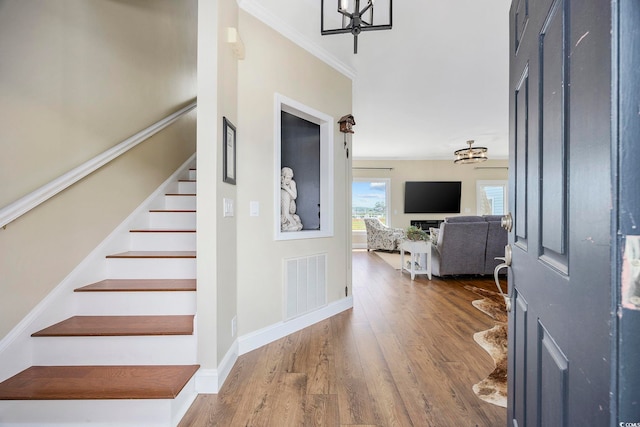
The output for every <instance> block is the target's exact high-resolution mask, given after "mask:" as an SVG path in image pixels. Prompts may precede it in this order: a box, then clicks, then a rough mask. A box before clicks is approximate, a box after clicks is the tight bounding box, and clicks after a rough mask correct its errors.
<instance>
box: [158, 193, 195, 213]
mask: <svg viewBox="0 0 640 427" xmlns="http://www.w3.org/2000/svg"><path fill="white" fill-rule="evenodd" d="M164 207H165V209H177V210H195V209H196V196H187V195H180V196H175V195H167V196H164Z"/></svg>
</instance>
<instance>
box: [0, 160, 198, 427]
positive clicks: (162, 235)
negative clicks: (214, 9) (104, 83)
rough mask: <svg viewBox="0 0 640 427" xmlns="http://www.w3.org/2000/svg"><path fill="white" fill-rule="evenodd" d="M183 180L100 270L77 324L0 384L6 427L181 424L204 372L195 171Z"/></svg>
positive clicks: (78, 294) (62, 328)
mask: <svg viewBox="0 0 640 427" xmlns="http://www.w3.org/2000/svg"><path fill="white" fill-rule="evenodd" d="M180 178H181V179H179V180H178V181H177V182H172V183H170V184H169V185H168V186H167V189H168V190H169V191H168V192H167V193H166V194H165V195H164V196H163V197H162V199H163V200H162V202H161V203H160V204H159V205H160V206H161V205H164V206H163V207H161V208H159V209H150V210H148V212H144V213H143V216H144V217H143V218H138V219H136V220H135V221H133V222H134V223H135V224H143V225H142V226H140V227H136V228H134V229H131V230H130V231H129V233H128V234H129V236H128V237H127V239H128V244H126V245H125V247H126V246H128V250H126V251H122V252H117V253H112V254H108V255H106V257H105V258H104V260H103V261H101V262H102V263H104V265H102V266H101V267H100V268H102V269H103V271H105V272H106V273H105V274H106V277H105V278H104V280H100V281H97V282H95V283H90V284H86V285H85V286H82V287H79V288H77V289H75V291H74V292H73V295H72V298H73V299H74V300H75V310H74V311H75V313H74V315H73V316H71V317H69V318H67V319H64V320H61V321H60V322H58V323H55V324H51V325H49V326H48V327H45V328H43V329H41V330H39V331H37V332H35V333H33V334H32V335H31V337H32V338H31V342H30V345H31V346H32V352H33V361H32V364H33V366H31V367H29V368H27V369H25V370H23V371H22V372H19V373H18V374H16V375H15V376H13V377H11V378H8V379H7V380H5V381H4V382H2V383H0V425H2V426H13V425H15V426H18V425H19V426H22V427H25V426H42V425H51V426H63V425H64V426H68V425H73V426H78V425H103V426H106V425H108V426H136V427H141V426H149V427H151V426H153V427H156V426H175V425H177V423H178V422H179V421H180V419H181V417H182V415H183V414H184V412H185V411H186V410H187V409H188V407H189V405H190V404H191V402H192V400H193V398H194V397H195V394H196V393H195V378H194V374H195V373H196V371H197V370H198V368H199V366H198V365H197V364H196V359H197V357H196V336H195V333H194V316H195V310H196V296H195V291H196V280H195V277H196V252H195V250H196V213H195V212H196V211H195V209H196V172H195V169H192V168H189V169H187V170H185V171H184V172H183V173H181V176H180ZM156 204H157V203H156ZM154 207H157V206H154Z"/></svg>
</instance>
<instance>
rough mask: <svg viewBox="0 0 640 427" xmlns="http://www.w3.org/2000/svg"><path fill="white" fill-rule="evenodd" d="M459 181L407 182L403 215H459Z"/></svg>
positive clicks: (460, 190)
mask: <svg viewBox="0 0 640 427" xmlns="http://www.w3.org/2000/svg"><path fill="white" fill-rule="evenodd" d="M461 194H462V182H460V181H407V182H405V183H404V213H406V214H408V213H460V196H461Z"/></svg>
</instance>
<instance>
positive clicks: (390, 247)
mask: <svg viewBox="0 0 640 427" xmlns="http://www.w3.org/2000/svg"><path fill="white" fill-rule="evenodd" d="M364 225H365V227H366V228H367V250H371V249H374V250H375V249H384V250H387V251H395V250H398V247H399V245H400V242H401V241H402V239H404V238H405V235H406V233H405V231H404V230H403V229H401V228H391V227H387V226H386V225H384V224H383V223H381V222H380V220H379V219H378V218H365V219H364Z"/></svg>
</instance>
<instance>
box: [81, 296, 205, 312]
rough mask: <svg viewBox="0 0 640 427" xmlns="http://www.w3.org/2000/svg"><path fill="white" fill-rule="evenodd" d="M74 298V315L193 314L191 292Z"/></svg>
mask: <svg viewBox="0 0 640 427" xmlns="http://www.w3.org/2000/svg"><path fill="white" fill-rule="evenodd" d="M74 297H75V305H76V315H78V316H134V315H181V314H195V313H196V293H195V292H183V291H177V292H76V293H75V295H74Z"/></svg>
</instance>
